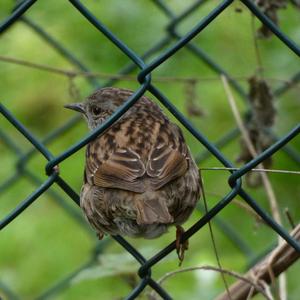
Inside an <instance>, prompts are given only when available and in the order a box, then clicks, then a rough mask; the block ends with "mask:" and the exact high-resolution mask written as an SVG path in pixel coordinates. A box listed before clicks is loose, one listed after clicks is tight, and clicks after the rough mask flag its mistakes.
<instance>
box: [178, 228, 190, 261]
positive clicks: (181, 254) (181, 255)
mask: <svg viewBox="0 0 300 300" xmlns="http://www.w3.org/2000/svg"><path fill="white" fill-rule="evenodd" d="M183 234H184V229H183V227H182V226H180V225H176V252H177V255H178V259H179V266H181V264H182V262H183V260H184V252H185V251H186V250H188V248H189V240H186V241H184V242H183V243H182V242H181V236H182V235H183Z"/></svg>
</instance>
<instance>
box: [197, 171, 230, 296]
mask: <svg viewBox="0 0 300 300" xmlns="http://www.w3.org/2000/svg"><path fill="white" fill-rule="evenodd" d="M199 175H200V188H201V194H202V197H203V202H204V207H205V213H206V214H207V213H208V206H207V202H206V196H205V190H204V184H203V179H202V177H201V172H200V171H199ZM208 227H209V233H210V236H211V241H212V244H213V249H214V253H215V256H216V260H217V264H218V267H219V269H220V270H222V269H223V268H222V265H221V260H220V257H219V254H218V249H217V244H216V241H215V238H214V234H213V230H212V226H211V221H208ZM221 276H222V280H223V282H224V286H225V289H226V292H227V295H228V298H229V300H232V298H231V295H230V292H229V288H228V284H227V281H226V278H225V274H224V273H222V272H221Z"/></svg>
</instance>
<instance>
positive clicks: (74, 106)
mask: <svg viewBox="0 0 300 300" xmlns="http://www.w3.org/2000/svg"><path fill="white" fill-rule="evenodd" d="M64 107H65V108H69V109H73V110H76V111H78V112H80V113H85V110H84V106H83V103H70V104H66V105H64Z"/></svg>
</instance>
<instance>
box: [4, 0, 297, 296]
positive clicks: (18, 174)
mask: <svg viewBox="0 0 300 300" xmlns="http://www.w3.org/2000/svg"><path fill="white" fill-rule="evenodd" d="M37 2H38V1H36V0H25V1H19V2H18V4H17V5H16V7H15V8H14V10H13V12H12V13H11V15H10V16H9V17H8V18H7V19H5V20H4V21H2V23H1V24H0V37H1V35H2V34H3V33H4V32H6V31H8V30H9V29H10V28H11V27H12V26H14V25H15V24H16V23H18V24H21V25H22V26H27V27H30V28H31V29H32V30H33V31H34V32H35V34H36V35H38V36H39V37H40V38H42V39H43V41H44V42H45V43H46V44H48V45H49V46H51V47H52V48H53V49H54V50H55V51H57V52H58V53H59V54H61V55H62V56H63V57H64V58H65V59H66V60H68V61H69V62H70V63H71V64H72V65H74V67H76V68H77V69H78V71H79V72H82V73H86V74H88V73H89V72H90V71H89V69H88V68H87V67H86V66H85V65H84V63H83V62H82V61H81V60H79V59H77V58H76V57H75V54H74V52H75V51H69V50H67V49H66V48H65V47H64V46H63V45H62V44H61V43H60V42H59V41H58V40H56V38H55V37H53V36H51V35H50V34H49V33H47V31H46V30H45V29H44V28H42V27H41V26H39V25H37V24H36V23H35V21H34V20H32V19H30V18H28V17H26V15H25V13H26V11H27V10H30V8H31V7H32V6H33V5H34V4H35V3H37ZM69 2H70V8H69V9H75V10H77V11H78V12H79V13H80V15H81V18H85V19H86V20H87V21H88V22H89V24H90V26H94V27H95V28H96V29H97V30H98V32H99V34H100V35H104V36H105V37H106V38H107V39H108V40H109V41H110V42H111V43H112V44H113V45H114V46H115V47H116V48H118V49H120V51H122V53H123V54H124V55H125V56H127V58H128V60H129V61H130V63H129V64H128V65H127V66H125V67H124V68H123V69H121V70H120V71H119V75H118V76H117V75H116V76H115V78H113V79H109V80H108V81H107V82H105V83H103V84H100V83H99V82H98V80H97V78H96V77H95V76H85V79H86V80H87V81H88V83H89V84H90V86H91V88H92V89H96V88H100V87H102V86H110V85H113V84H115V83H116V82H118V81H119V80H120V78H122V76H126V74H129V73H130V72H132V70H135V69H137V68H138V69H139V73H138V76H137V78H136V80H137V82H139V88H138V89H136V91H135V92H134V94H133V95H132V96H131V97H130V98H129V99H128V100H127V101H126V103H125V104H124V105H122V106H121V107H119V109H118V110H117V111H116V112H115V113H114V114H113V115H112V116H111V117H110V118H109V119H107V120H106V121H105V122H104V123H103V124H101V126H99V127H98V128H97V129H95V130H94V131H92V132H90V133H89V134H87V135H86V136H85V137H84V138H82V139H80V140H78V142H77V143H76V144H74V145H73V146H71V147H70V148H68V149H66V150H65V151H64V152H63V153H60V154H59V155H54V154H53V153H51V152H50V151H49V148H48V145H49V144H51V143H52V142H54V141H55V140H57V139H60V138H61V137H62V135H63V134H64V133H66V132H67V131H69V130H70V129H71V128H73V127H74V126H75V125H76V124H77V123H78V121H79V119H80V118H79V117H77V116H76V117H74V118H72V119H70V120H68V121H67V122H66V123H65V124H64V125H63V126H61V127H59V128H57V129H56V130H54V131H52V132H50V133H49V134H48V135H47V136H45V137H44V138H43V139H41V140H40V139H38V138H37V137H36V136H34V135H33V134H32V133H31V132H30V131H29V130H28V129H27V128H26V127H25V126H24V125H23V124H22V122H20V121H19V120H18V119H17V118H16V116H14V114H12V113H11V112H10V111H9V110H8V109H7V108H6V107H5V106H4V105H2V104H0V112H1V114H2V117H3V118H5V119H6V120H7V122H9V123H10V124H11V125H13V126H14V127H15V130H17V131H18V132H20V133H21V134H22V135H23V136H24V137H25V138H26V139H27V140H28V141H29V142H30V143H31V144H32V146H33V148H32V149H31V150H30V151H24V150H23V149H22V148H21V147H20V146H19V145H18V143H17V142H16V140H15V139H13V138H12V137H11V136H10V135H9V134H7V132H6V131H5V130H3V129H2V128H0V138H1V141H2V142H3V144H4V145H5V146H6V147H7V148H8V149H10V151H11V152H12V153H14V155H15V157H16V164H15V169H14V171H13V172H12V173H9V172H8V173H7V178H3V179H1V180H2V182H1V184H0V193H3V192H4V191H5V190H7V189H9V188H13V185H14V184H15V183H16V181H18V180H21V179H24V178H25V179H26V180H28V181H30V182H31V183H33V184H34V185H35V186H36V189H35V191H34V192H33V193H32V194H31V195H29V196H28V197H27V198H26V199H24V200H22V201H20V204H19V205H18V206H17V207H16V208H15V209H14V210H13V211H11V212H10V213H9V214H8V215H6V216H1V217H2V219H1V222H0V228H1V229H3V228H5V227H6V226H9V224H10V223H11V222H12V221H13V220H14V219H15V218H17V217H18V216H19V215H20V214H22V212H23V211H24V210H25V209H27V208H29V209H30V205H31V204H32V203H33V202H34V201H36V200H37V199H38V198H39V197H40V196H41V195H42V194H43V193H46V192H47V193H49V195H50V196H51V197H52V198H53V199H54V200H55V201H56V202H57V203H58V204H59V205H60V206H62V207H63V209H64V210H65V212H66V213H67V214H69V215H70V216H71V217H72V218H74V220H75V221H76V222H78V223H79V224H80V226H82V227H83V228H84V229H87V234H91V231H90V230H89V229H88V226H87V225H86V223H85V222H84V221H83V219H82V216H81V212H80V210H79V209H75V208H74V206H73V205H71V203H70V201H69V199H68V198H70V199H72V200H73V201H74V202H75V203H76V204H79V195H78V194H77V193H76V192H75V191H74V190H73V189H72V187H71V186H70V184H69V183H68V182H67V181H66V180H65V179H64V178H63V176H61V175H60V173H59V168H58V167H57V166H58V165H59V164H60V163H61V162H63V161H65V160H67V159H68V158H69V157H70V156H72V155H73V154H74V153H76V152H77V151H79V150H80V149H82V148H83V147H85V146H86V145H87V144H88V143H89V142H90V141H91V140H93V139H94V138H95V137H97V136H98V135H99V134H101V133H102V132H103V131H104V130H106V129H107V128H108V127H110V126H111V125H112V124H113V123H114V122H116V121H117V120H118V118H120V117H121V116H122V115H123V114H124V113H125V112H126V111H127V110H128V109H129V108H130V107H131V106H132V105H134V103H135V102H136V101H138V99H139V98H140V97H141V96H142V95H143V94H144V93H145V92H146V91H148V92H150V93H151V94H152V95H153V96H154V97H155V98H156V99H158V100H159V101H160V102H161V104H162V105H163V106H164V107H166V109H168V110H169V112H170V113H171V114H173V115H174V116H175V118H177V120H178V121H179V122H180V123H181V124H182V126H183V127H185V128H186V129H187V130H188V131H189V132H190V133H191V134H192V135H193V136H194V137H195V138H196V139H197V140H198V141H199V143H201V144H202V145H203V147H204V148H205V151H203V152H201V153H199V154H198V155H197V156H196V160H197V163H200V164H201V162H202V161H204V160H205V159H207V158H209V157H211V156H213V157H214V158H216V159H217V160H218V161H219V162H220V163H221V164H222V165H223V166H224V167H225V168H228V184H229V186H230V192H229V193H228V194H226V195H224V196H223V197H222V198H221V199H220V200H219V201H218V203H217V204H216V205H215V206H213V207H212V208H210V209H209V210H208V211H207V212H206V211H205V208H204V205H202V204H200V206H199V209H200V210H201V211H202V212H203V213H204V214H203V216H202V217H201V218H200V219H199V220H198V221H197V222H196V223H195V224H194V225H193V226H191V227H190V228H189V229H188V230H187V231H186V232H185V234H184V236H183V240H186V239H188V238H190V237H192V236H193V235H194V234H196V233H197V232H198V231H199V230H201V228H203V226H205V225H206V224H208V222H209V221H210V220H212V219H214V222H215V224H216V225H217V226H218V227H219V229H220V230H222V231H223V232H224V233H225V234H226V236H227V237H228V238H229V239H230V240H231V241H232V242H233V243H234V244H235V245H236V246H237V248H238V249H239V251H241V252H242V253H243V254H244V255H245V257H247V258H248V259H249V261H250V260H251V261H253V259H254V260H257V259H258V257H255V254H254V251H253V249H252V248H251V247H250V246H249V245H248V244H247V243H246V242H245V239H244V238H243V237H242V236H241V235H240V234H239V232H238V231H236V230H235V229H234V228H233V227H232V226H231V225H230V224H228V223H226V222H225V221H224V220H223V219H222V218H221V217H219V216H218V214H219V212H220V211H221V210H222V209H224V208H225V207H226V206H227V205H228V204H230V203H231V201H232V200H233V199H234V198H235V197H236V196H240V197H241V198H242V199H243V200H244V201H245V202H246V203H247V204H248V205H249V206H250V207H251V208H252V209H253V210H254V211H255V212H256V213H257V214H258V215H259V216H260V217H261V218H262V219H263V220H264V222H265V223H266V224H268V225H269V227H270V229H271V230H273V231H274V232H276V233H277V234H278V235H280V236H281V237H282V238H283V239H284V240H285V241H286V242H287V243H288V244H289V245H290V246H291V247H293V248H294V249H295V250H296V251H297V252H300V245H299V243H298V242H297V240H296V239H294V238H293V237H292V236H291V235H290V234H288V233H287V231H286V230H285V229H284V228H283V227H282V226H281V225H280V224H278V222H276V221H275V220H274V219H273V217H271V216H270V215H269V214H268V213H267V212H266V211H265V210H264V209H263V208H262V207H261V206H260V205H259V203H258V201H257V200H256V199H255V198H254V197H253V196H252V195H251V194H250V193H249V192H248V191H246V190H245V188H244V187H243V186H242V177H243V176H245V175H246V174H247V173H249V172H250V171H251V170H252V169H253V168H255V167H256V166H258V165H259V164H260V163H262V162H264V161H265V160H267V159H268V158H270V157H271V156H272V155H273V154H274V153H276V152H278V151H284V152H286V154H287V155H288V156H289V157H290V159H291V161H293V162H294V163H295V164H296V165H298V166H299V165H300V153H299V151H298V150H297V149H295V148H293V147H292V146H290V145H288V144H289V142H290V141H291V140H292V139H295V138H296V136H297V135H298V134H299V132H300V126H299V125H297V126H295V127H294V128H293V129H291V130H290V131H289V132H287V133H286V134H285V135H284V136H281V137H277V136H276V134H275V133H274V132H269V135H270V136H271V137H272V143H271V145H270V146H269V147H267V148H266V149H265V150H264V151H262V152H261V153H259V154H257V155H256V156H255V157H254V158H253V159H251V160H249V161H248V162H247V163H245V164H244V165H243V166H242V167H241V168H235V166H234V165H233V164H232V163H231V162H230V161H229V160H228V159H227V158H226V156H225V155H224V154H223V153H222V151H221V150H222V148H223V147H225V146H226V145H227V144H228V143H230V142H231V141H232V140H234V139H237V138H239V136H240V130H239V128H234V129H232V130H231V131H229V132H228V133H227V134H225V135H224V136H222V137H221V138H220V139H219V140H218V141H216V142H215V143H212V142H211V141H210V140H208V139H207V138H206V137H205V136H204V135H203V134H202V133H201V132H200V131H199V130H197V128H195V126H194V125H193V124H192V123H191V122H190V121H189V119H188V118H186V117H185V116H184V115H183V114H182V113H181V112H180V111H179V110H178V109H177V107H176V106H175V105H174V104H173V103H172V101H171V100H170V99H168V98H167V97H166V95H165V94H164V93H163V92H162V90H161V89H159V88H158V87H157V85H156V84H154V83H153V82H152V80H151V73H152V72H153V71H155V70H156V69H157V68H158V67H159V66H161V65H163V64H164V63H166V62H167V61H168V60H169V59H170V58H171V57H172V56H173V55H174V54H175V53H176V52H177V51H179V50H180V49H182V48H186V49H187V50H188V51H189V52H190V53H191V54H192V55H194V56H195V57H196V58H197V59H199V60H201V61H202V62H204V63H205V64H206V65H207V66H209V68H211V70H212V71H213V72H215V73H216V74H218V75H221V76H223V77H224V78H225V80H226V81H227V82H228V83H229V85H230V87H231V89H233V90H234V91H235V92H236V93H237V94H238V95H239V96H240V97H242V98H243V99H244V100H245V102H246V103H247V105H249V98H248V93H247V92H246V91H245V90H244V88H243V87H242V86H241V85H240V84H239V83H238V81H236V80H235V79H234V78H233V77H231V75H230V74H229V72H227V71H226V70H225V69H223V68H222V66H220V65H219V64H217V62H216V61H215V60H214V59H213V58H212V57H210V55H209V54H208V53H207V52H206V51H204V50H202V49H201V48H199V47H198V46H197V45H196V44H195V43H193V38H195V37H196V36H200V35H201V32H202V31H203V30H205V29H206V27H208V26H209V25H210V23H211V22H213V21H214V20H215V19H216V18H218V16H219V15H220V14H222V12H223V11H225V10H226V9H227V8H228V7H230V6H231V5H233V2H234V1H233V0H225V1H220V3H219V4H217V5H216V6H215V8H214V9H213V10H212V11H210V12H209V13H208V14H207V15H206V16H205V17H204V18H202V19H201V20H200V21H199V22H198V23H197V24H196V26H195V27H193V28H192V29H190V30H189V31H188V32H187V33H186V34H184V35H182V34H180V31H179V30H178V27H179V26H180V24H181V23H182V22H184V21H185V20H186V19H188V18H189V17H190V15H191V14H192V13H193V12H194V11H196V10H197V9H198V8H199V7H201V6H202V5H203V4H205V2H207V1H205V0H198V1H194V2H193V4H192V5H190V6H189V7H187V8H186V9H185V10H184V11H183V12H181V13H180V14H175V13H174V12H173V11H172V9H171V6H169V4H168V2H167V1H162V0H155V1H152V3H153V5H155V6H156V7H157V8H158V9H159V10H160V12H161V13H162V14H164V15H165V16H166V17H167V18H168V20H169V21H168V24H167V25H166V27H165V35H164V36H163V38H161V39H160V40H159V41H157V42H156V43H153V44H151V45H150V47H149V49H148V50H147V51H146V52H145V53H144V54H143V55H141V56H139V55H137V54H136V53H135V52H134V51H132V50H131V49H130V48H129V47H128V46H127V45H126V44H125V43H124V42H123V41H122V40H120V39H119V38H118V37H117V35H116V34H115V33H114V32H112V31H111V30H109V29H108V28H107V27H106V26H105V25H104V24H103V23H102V22H101V20H99V19H97V18H96V17H95V16H94V14H93V12H91V11H89V10H88V9H87V7H86V6H85V5H84V4H83V2H84V1H78V0H69ZM240 2H241V3H242V4H243V5H244V6H245V7H246V8H247V9H248V10H249V11H251V13H252V14H253V15H254V16H255V18H257V19H259V20H260V21H261V22H262V24H263V25H264V26H265V27H266V28H267V29H268V30H269V31H270V32H272V33H273V34H274V35H276V36H277V38H278V39H279V40H281V42H282V44H283V45H285V47H287V48H288V49H289V50H290V51H291V52H294V53H295V54H296V56H300V48H299V46H297V45H296V44H295V43H294V42H293V41H292V40H291V39H289V37H288V36H287V35H285V33H284V32H282V31H281V30H280V29H279V27H278V26H277V25H276V24H275V23H274V22H273V21H272V20H271V19H270V18H269V17H268V16H267V15H266V14H264V13H263V12H262V11H261V10H260V9H259V8H258V7H257V5H256V4H255V2H256V1H250V0H241V1H240ZM137 34H138V33H137ZM151 57H154V58H153V59H152V60H151V61H150V62H149V63H145V61H148V60H149V59H150V58H151ZM296 58H297V57H295V59H296ZM14 63H21V64H22V62H14ZM29 67H33V68H34V67H38V66H36V65H32V64H31V65H29ZM48 71H51V72H58V71H57V70H55V69H52V70H48ZM67 75H68V76H70V78H72V76H74V74H67ZM299 80H300V72H298V73H296V74H295V75H294V76H292V78H290V80H288V81H287V82H284V83H282V85H281V86H280V87H279V88H277V89H276V90H274V91H273V94H274V95H275V96H277V97H279V96H281V95H283V94H284V93H286V92H287V91H289V89H290V88H292V87H293V85H295V84H296V83H297V82H299ZM249 117H251V110H249V113H248V114H246V116H245V118H246V119H247V118H248V119H249ZM37 154H41V155H43V156H44V157H45V158H46V160H47V161H48V162H47V164H46V165H45V170H46V174H47V176H48V178H47V179H46V180H45V181H44V182H42V181H41V180H40V179H39V178H38V177H37V176H36V175H35V174H34V173H33V172H31V171H29V170H28V169H27V168H26V165H27V163H28V162H29V160H30V159H31V158H32V157H33V156H35V155H37ZM53 185H58V186H59V187H60V188H61V189H62V190H63V191H64V192H65V194H66V197H62V196H61V195H60V194H59V193H57V192H56V191H55V190H53V189H51V187H52V186H53ZM67 196H68V197H67ZM112 240H114V241H115V242H117V243H119V244H120V245H121V246H122V247H123V248H124V250H125V251H128V252H129V253H130V254H131V255H132V256H133V257H134V258H135V259H136V260H137V261H138V262H139V264H140V268H139V269H138V270H136V272H137V274H138V276H139V277H140V281H139V283H138V284H137V285H136V286H135V287H134V289H133V290H132V291H131V293H130V294H129V295H128V296H127V297H126V299H136V298H137V297H138V296H139V295H140V294H141V293H142V292H143V290H144V289H145V288H146V287H147V286H148V287H151V288H152V289H153V290H155V292H156V293H157V294H159V295H160V296H161V298H162V299H173V298H172V293H171V292H170V291H167V290H165V289H164V288H162V286H161V285H160V284H158V283H157V281H156V280H155V279H153V277H152V276H151V268H153V267H155V265H157V264H159V263H160V261H161V260H162V259H164V258H165V257H166V256H167V255H168V254H169V253H171V252H172V251H174V249H175V242H172V243H170V244H169V245H168V246H166V247H165V248H163V249H161V250H160V251H159V252H158V253H156V254H155V255H153V256H152V257H151V258H149V259H146V258H145V257H144V256H143V254H142V253H140V252H139V251H138V249H136V248H134V247H133V246H132V245H131V244H130V243H129V242H128V241H126V239H124V238H123V237H121V236H113V237H112V239H105V240H104V241H101V242H99V243H96V246H95V250H94V253H93V255H92V256H91V258H90V260H89V261H88V262H87V263H86V264H84V265H83V266H80V267H79V268H78V270H75V271H74V272H73V273H71V274H70V275H69V276H67V277H66V278H64V279H63V280H61V281H59V282H57V283H55V284H53V286H52V287H50V288H48V289H46V290H45V291H44V292H43V293H42V294H41V295H37V297H36V299H50V298H51V297H54V296H55V295H57V294H59V293H60V292H61V291H62V290H64V289H65V288H67V287H68V284H69V282H70V281H71V280H72V278H74V277H75V276H76V274H78V273H79V272H80V271H81V270H83V269H85V268H86V267H87V266H91V265H93V264H94V263H95V262H96V260H97V257H98V256H99V255H101V253H103V251H105V248H106V246H107V245H108V244H109V243H111V242H112ZM262 255H263V254H262ZM0 280H1V279H0ZM0 290H1V291H2V293H3V294H4V295H5V296H6V297H7V299H20V298H22V297H21V296H18V295H16V294H15V292H14V289H13V287H8V286H7V285H5V284H4V283H3V282H1V281H0Z"/></svg>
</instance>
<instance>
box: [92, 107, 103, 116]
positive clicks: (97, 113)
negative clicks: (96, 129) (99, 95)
mask: <svg viewBox="0 0 300 300" xmlns="http://www.w3.org/2000/svg"><path fill="white" fill-rule="evenodd" d="M101 111H102V110H101V108H100V107H98V106H94V107H93V108H92V113H93V114H94V115H96V116H97V115H100V113H101Z"/></svg>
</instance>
